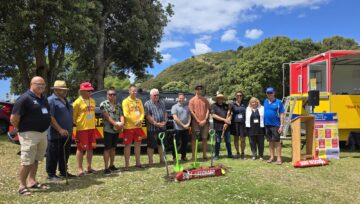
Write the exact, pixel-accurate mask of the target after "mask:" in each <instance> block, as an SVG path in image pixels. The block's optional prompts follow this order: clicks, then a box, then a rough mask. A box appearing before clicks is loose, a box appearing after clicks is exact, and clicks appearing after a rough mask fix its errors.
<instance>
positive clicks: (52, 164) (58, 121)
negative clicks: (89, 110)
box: [46, 80, 75, 181]
mask: <svg viewBox="0 0 360 204" xmlns="http://www.w3.org/2000/svg"><path fill="white" fill-rule="evenodd" d="M52 89H53V90H54V93H53V94H52V95H51V96H49V97H48V102H49V105H50V114H51V117H52V118H53V120H52V122H51V126H50V128H49V130H48V147H47V151H46V172H47V174H48V177H47V179H48V180H50V181H56V180H59V177H58V176H57V175H56V167H57V166H58V169H59V171H60V177H62V178H65V177H66V173H67V161H68V159H69V155H70V144H71V134H72V129H73V122H72V121H73V108H72V105H71V104H70V103H69V102H68V101H67V100H66V95H67V92H68V90H69V89H68V88H67V86H66V83H65V81H61V80H57V81H55V83H54V87H52ZM65 143H66V146H65V148H64V145H65ZM67 175H68V177H75V176H74V175H72V174H70V173H67Z"/></svg>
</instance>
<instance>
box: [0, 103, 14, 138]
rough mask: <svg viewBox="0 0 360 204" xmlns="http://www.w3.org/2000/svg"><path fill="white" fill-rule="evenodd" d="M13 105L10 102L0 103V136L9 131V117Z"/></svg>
mask: <svg viewBox="0 0 360 204" xmlns="http://www.w3.org/2000/svg"><path fill="white" fill-rule="evenodd" d="M13 106H14V104H13V103H10V102H0V134H1V135H2V134H5V133H7V132H8V131H9V125H10V115H11V110H12V108H13Z"/></svg>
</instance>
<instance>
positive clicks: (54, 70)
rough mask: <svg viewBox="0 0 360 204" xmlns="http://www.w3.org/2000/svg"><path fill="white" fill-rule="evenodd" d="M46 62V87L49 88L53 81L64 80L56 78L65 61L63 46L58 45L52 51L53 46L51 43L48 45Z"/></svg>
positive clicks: (61, 44)
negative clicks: (47, 62) (47, 67)
mask: <svg viewBox="0 0 360 204" xmlns="http://www.w3.org/2000/svg"><path fill="white" fill-rule="evenodd" d="M48 59H49V60H48V61H49V71H48V73H47V81H48V86H49V87H51V86H52V85H53V84H54V82H55V80H64V79H60V78H58V75H59V73H60V71H61V68H62V67H63V64H64V59H65V44H64V43H59V45H57V47H56V48H55V51H54V46H53V43H52V42H49V43H48Z"/></svg>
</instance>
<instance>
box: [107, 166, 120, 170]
mask: <svg viewBox="0 0 360 204" xmlns="http://www.w3.org/2000/svg"><path fill="white" fill-rule="evenodd" d="M109 169H110V170H111V171H119V168H116V167H115V165H112V166H110V167H109Z"/></svg>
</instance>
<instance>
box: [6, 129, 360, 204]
mask: <svg viewBox="0 0 360 204" xmlns="http://www.w3.org/2000/svg"><path fill="white" fill-rule="evenodd" d="M222 147H223V148H224V144H222ZM18 150H19V146H18V145H15V144H12V143H10V142H8V141H7V140H6V138H5V136H0V203H98V204H99V203H101V204H104V203H225V202H228V203H356V202H359V200H360V193H359V192H360V185H359V183H360V161H359V160H360V154H359V153H358V152H357V153H355V152H342V153H341V159H339V160H331V163H330V165H328V166H324V167H313V168H305V169H295V168H293V167H292V165H291V164H290V163H289V161H290V156H291V153H290V151H291V148H290V142H289V141H286V142H285V145H284V148H283V155H284V161H286V162H285V163H284V164H283V165H281V166H277V165H275V164H267V163H266V162H264V161H259V160H256V161H252V160H245V161H242V160H231V159H225V158H223V159H220V160H219V161H216V162H215V163H217V164H219V163H221V164H223V165H226V166H227V167H229V169H228V171H227V172H226V175H225V176H221V177H214V178H205V179H195V180H190V181H184V182H180V183H177V182H173V181H167V180H165V179H164V178H163V176H164V175H165V168H164V167H163V166H159V167H154V168H147V169H144V170H140V171H139V170H138V171H136V170H135V169H132V171H130V172H125V173H119V174H113V175H112V176H110V177H105V176H103V175H102V172H101V173H98V174H95V175H87V176H85V177H82V178H78V179H72V180H70V181H69V182H70V185H66V184H65V181H61V182H59V183H50V184H49V185H51V189H50V190H46V191H36V192H34V193H33V196H31V197H21V196H19V195H18V194H17V188H18V176H17V172H18V169H19V165H20V160H19V156H18V155H17V154H16V153H17V152H18ZM246 150H247V152H246V153H247V154H249V153H250V150H249V145H248V144H247V147H246ZM267 152H268V150H267V149H266V150H265V153H267ZM222 154H223V155H224V154H225V150H224V149H222ZM189 156H190V155H188V157H189ZM155 158H156V161H157V160H158V156H157V155H156V157H155ZM123 162H124V160H123V156H122V155H121V156H120V155H119V156H117V157H116V165H117V166H123ZM131 162H132V165H134V163H133V162H134V158H133V156H132V158H131ZM142 162H143V163H144V164H146V162H147V157H146V155H142ZM184 165H185V166H188V165H189V163H187V164H184ZM202 165H203V166H209V165H210V162H209V161H208V162H202ZM75 167H76V166H75V157H74V155H71V157H70V164H69V170H70V172H72V173H76V168H75ZM94 168H95V169H98V170H100V169H103V161H102V155H101V154H100V153H98V154H97V155H95V156H94ZM170 170H172V166H170ZM37 178H38V180H39V181H40V182H45V183H46V182H47V181H46V179H45V178H46V173H45V162H41V163H40V165H39V170H38V177H37Z"/></svg>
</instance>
